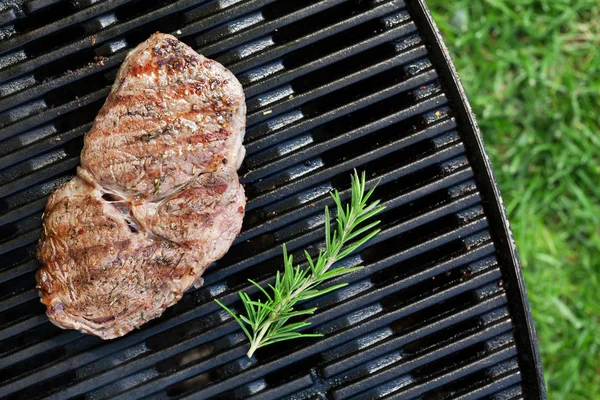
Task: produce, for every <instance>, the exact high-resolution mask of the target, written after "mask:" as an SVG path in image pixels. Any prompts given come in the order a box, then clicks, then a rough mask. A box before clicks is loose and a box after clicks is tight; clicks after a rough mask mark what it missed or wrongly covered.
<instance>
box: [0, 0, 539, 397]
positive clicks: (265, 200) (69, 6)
mask: <svg viewBox="0 0 600 400" xmlns="http://www.w3.org/2000/svg"><path fill="white" fill-rule="evenodd" d="M0 8H1V9H2V10H1V11H0V25H1V26H0V37H1V38H2V40H1V41H0V255H1V262H0V394H1V395H2V396H5V397H6V398H10V399H37V398H48V399H89V400H96V399H98V400H99V399H138V398H148V399H170V398H177V399H188V398H195V399H242V398H244V399H245V398H250V399H279V398H289V399H325V398H327V399H335V400H338V399H378V398H385V399H411V398H419V399H461V400H466V399H494V400H508V399H522V398H531V399H534V398H541V397H544V388H543V381H542V375H541V369H540V364H539V358H538V354H537V348H536V343H535V339H534V338H535V336H534V332H533V327H532V323H531V317H530V312H529V309H528V306H527V302H526V296H525V289H524V286H523V281H522V277H521V273H520V269H519V266H518V262H517V258H516V255H515V249H514V245H513V242H512V239H511V237H510V232H509V230H508V224H507V222H506V219H505V216H504V212H503V209H502V205H501V202H500V198H499V195H498V192H497V187H496V185H495V183H494V180H493V176H492V174H491V172H490V167H489V162H488V160H487V158H486V156H485V152H484V150H483V145H482V142H481V139H480V136H479V133H478V130H477V127H476V125H475V121H474V118H473V115H472V113H471V111H470V109H469V106H468V103H467V102H466V98H465V96H464V93H463V91H462V87H461V85H460V83H459V82H458V79H457V77H456V73H455V71H454V69H453V67H452V64H451V61H450V59H449V56H448V54H447V52H446V50H445V48H444V47H443V44H442V42H441V39H440V37H439V35H438V33H437V31H436V30H435V27H434V25H433V22H432V20H431V18H430V16H429V13H428V11H427V9H426V8H425V5H424V4H423V3H422V1H421V0H412V1H411V0H406V2H404V1H401V0H210V1H209V0H177V1H173V0H170V1H167V0H139V1H136V0H72V1H67V0H25V1H23V0H10V1H5V2H3V4H2V5H0ZM157 30H160V31H162V32H168V33H173V34H175V35H176V36H178V37H179V38H181V39H182V40H183V41H185V42H186V43H188V44H190V45H191V46H192V47H194V48H195V49H196V50H198V51H199V52H201V53H203V54H204V55H206V56H209V57H212V58H215V59H216V60H218V61H220V62H222V63H224V64H225V65H226V66H227V67H228V68H230V69H231V70H232V71H233V72H234V73H236V75H237V76H238V77H239V79H240V81H241V82H242V83H243V85H244V87H245V90H246V94H247V97H248V101H247V102H248V110H249V112H248V130H247V135H246V142H245V144H246V146H247V150H248V154H247V158H246V161H245V164H244V166H243V167H242V170H241V171H240V175H241V176H242V180H243V183H244V184H245V187H246V191H247V195H248V198H249V201H248V207H247V211H248V212H247V216H246V219H245V223H244V228H243V231H242V233H241V235H240V236H239V238H238V239H237V241H236V243H235V244H234V245H233V247H232V248H231V250H230V251H229V253H228V254H227V255H226V256H225V257H224V258H223V259H222V260H220V261H218V263H216V265H213V266H212V267H211V268H210V269H209V270H208V271H207V272H206V274H205V286H204V287H202V288H200V289H198V290H194V291H191V292H189V293H187V294H186V295H185V297H184V298H183V299H182V301H181V302H180V303H179V304H177V305H176V306H175V307H173V308H171V309H168V310H167V311H166V312H165V314H164V316H163V317H162V318H160V319H158V320H155V321H153V322H151V323H149V324H147V325H145V326H143V327H142V328H141V329H139V330H136V331H134V332H132V333H131V334H129V335H127V336H125V337H123V338H120V339H117V340H113V341H109V342H103V341H102V340H100V339H98V338H96V337H91V336H85V335H82V334H80V333H78V332H74V331H64V330H61V329H59V328H57V327H55V326H53V325H52V324H50V323H49V322H48V320H47V318H46V316H45V315H44V311H45V308H44V307H43V306H42V305H41V304H40V302H39V300H38V296H37V293H36V291H35V289H34V285H35V281H34V272H35V270H36V269H37V268H38V264H37V262H36V260H35V249H36V242H37V240H38V237H39V235H40V228H41V220H40V216H41V213H42V211H43V207H44V205H45V202H46V199H47V196H48V195H49V194H50V193H51V192H52V191H53V190H54V189H55V188H56V187H57V186H58V185H60V184H62V183H64V182H65V181H67V180H68V179H70V178H71V177H72V176H73V174H74V168H75V167H76V166H77V164H78V163H79V152H80V150H81V146H82V141H83V140H82V138H83V134H84V133H85V132H86V131H87V130H88V129H89V127H90V123H91V122H92V121H93V119H94V117H95V115H96V113H97V111H98V110H99V108H100V107H101V105H102V103H103V101H104V99H105V97H106V95H107V93H108V90H109V85H110V84H111V83H112V81H113V79H114V77H115V74H116V71H117V68H118V67H119V64H120V62H121V61H122V60H123V58H124V56H125V54H126V52H127V50H128V49H130V48H132V47H133V46H135V45H137V44H138V43H139V42H141V41H143V40H145V39H146V38H147V37H148V36H149V35H150V34H151V33H153V32H155V31H157ZM354 168H356V169H358V170H364V171H366V172H367V174H368V179H369V185H373V184H374V183H375V182H377V181H380V185H379V186H378V187H377V190H376V196H377V197H378V198H380V199H382V200H383V202H384V203H385V205H386V206H387V209H386V211H385V213H384V214H383V217H382V220H383V223H382V227H383V231H382V233H381V234H380V235H379V236H378V237H377V238H376V239H374V240H373V241H372V242H370V243H369V244H368V245H367V247H364V248H362V249H360V250H359V251H358V252H356V253H355V254H353V255H352V256H351V257H349V258H348V259H347V260H346V261H344V262H343V263H344V264H346V265H349V266H353V265H358V264H362V265H364V266H365V268H364V269H362V270H359V271H358V272H356V273H354V274H352V275H349V276H346V277H345V278H344V279H345V280H346V281H347V282H349V283H350V284H349V286H347V287H346V288H344V289H342V290H339V291H337V292H335V293H331V294H329V295H328V296H326V297H323V298H320V299H318V300H316V301H314V302H312V303H311V304H305V305H304V306H307V307H308V306H314V305H317V306H318V307H319V309H318V312H317V313H316V314H315V315H314V316H312V317H311V318H309V320H310V321H311V322H312V325H311V327H310V328H309V330H310V331H314V332H320V333H324V334H325V336H324V337H323V338H321V339H318V340H315V339H309V340H302V341H295V342H284V343H282V344H280V345H274V346H271V347H269V348H265V349H263V350H260V351H259V352H258V353H257V354H256V356H255V357H254V358H252V359H248V358H246V356H245V352H246V350H247V342H246V340H245V338H244V336H243V335H242V333H241V331H240V330H239V329H238V327H237V326H236V323H235V322H234V321H233V320H232V319H231V318H230V317H229V316H228V314H226V313H225V312H223V311H222V310H221V309H220V308H219V307H218V306H217V305H216V304H215V303H214V302H213V301H212V299H213V298H215V297H218V298H219V299H221V300H222V301H223V302H224V303H225V304H228V305H229V306H230V307H233V308H234V309H239V306H240V303H239V301H238V298H237V295H236V291H237V290H246V291H248V292H249V293H255V292H256V290H255V289H253V287H252V286H249V285H248V283H247V281H246V279H247V278H254V279H257V280H258V281H259V282H261V283H263V284H267V283H269V282H271V281H272V279H273V275H274V272H275V271H276V270H277V269H280V268H281V245H282V244H283V243H288V249H290V250H291V251H292V252H298V253H299V251H300V250H302V249H304V248H308V249H310V250H311V251H316V250H317V249H318V247H319V246H320V241H321V240H322V238H323V207H324V206H325V205H326V204H331V203H332V202H331V200H330V198H329V197H328V195H327V192H329V191H330V190H331V189H333V188H337V189H339V190H340V191H341V192H342V195H343V197H344V198H348V197H349V182H350V181H349V175H350V172H351V171H352V170H353V169H354ZM298 256H300V254H298ZM299 258H301V257H299ZM2 396H0V397H2Z"/></svg>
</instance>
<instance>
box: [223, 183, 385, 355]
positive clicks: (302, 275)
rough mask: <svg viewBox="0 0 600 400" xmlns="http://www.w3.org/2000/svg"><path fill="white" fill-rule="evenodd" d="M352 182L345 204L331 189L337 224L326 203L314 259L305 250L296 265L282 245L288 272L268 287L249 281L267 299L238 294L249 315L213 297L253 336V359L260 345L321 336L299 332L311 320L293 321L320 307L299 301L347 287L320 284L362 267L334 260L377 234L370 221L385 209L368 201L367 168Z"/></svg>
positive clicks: (250, 338)
mask: <svg viewBox="0 0 600 400" xmlns="http://www.w3.org/2000/svg"><path fill="white" fill-rule="evenodd" d="M351 180H352V185H351V199H350V203H348V204H346V205H345V207H344V205H342V200H341V198H340V194H339V192H338V191H337V190H335V191H333V192H332V193H331V197H332V198H333V201H334V202H335V205H336V207H337V217H336V223H334V226H333V227H332V224H331V218H330V214H329V208H328V207H325V250H321V251H319V255H318V256H317V257H316V259H315V258H313V257H312V256H311V255H310V254H309V253H308V252H307V251H305V252H304V254H305V256H306V262H307V264H308V266H307V268H300V266H294V259H293V257H292V255H289V254H288V253H287V250H286V248H285V245H284V246H283V261H284V270H283V272H280V271H277V274H276V276H275V282H274V284H272V285H269V286H268V288H267V289H265V288H263V287H261V286H260V285H259V284H258V283H256V282H254V281H253V280H250V279H249V282H250V283H251V284H253V285H254V286H256V287H257V288H258V289H259V290H260V292H261V293H262V294H263V295H264V299H263V300H252V299H251V298H250V296H248V294H246V293H242V292H238V294H239V296H240V299H241V300H242V304H243V305H244V308H245V310H246V314H245V315H241V314H240V315H236V314H235V313H234V312H233V311H232V310H231V309H229V308H228V307H227V306H225V305H224V304H223V303H221V302H220V301H218V300H215V301H216V302H217V303H218V304H219V305H220V306H221V307H223V308H224V309H225V310H226V311H227V312H228V313H229V314H231V315H232V316H233V318H234V319H235V320H236V321H237V323H238V324H240V326H241V327H242V329H243V330H244V333H245V334H246V335H247V336H248V339H249V340H250V349H249V350H248V353H247V355H248V357H252V355H253V354H254V352H255V351H256V350H257V349H259V348H261V347H264V346H268V345H270V344H273V343H277V342H281V341H284V340H291V339H298V338H306V337H318V336H322V335H320V334H307V333H301V332H298V330H299V329H301V328H304V327H306V326H308V325H310V323H309V322H303V321H298V322H293V321H290V320H291V319H292V318H295V317H299V316H305V315H310V314H313V313H314V312H315V310H316V308H309V309H300V310H296V309H295V308H294V307H295V306H296V304H297V303H298V302H300V301H303V300H308V299H312V298H314V297H317V296H321V295H324V294H326V293H329V292H332V291H334V290H337V289H339V288H341V287H344V286H346V285H347V283H340V284H337V285H333V286H330V287H327V288H325V289H319V288H318V286H319V285H320V284H322V283H323V282H325V281H328V280H331V279H333V278H337V277H340V276H342V275H346V274H349V273H351V272H354V271H356V270H357V269H359V268H361V267H353V268H333V269H331V267H332V266H333V265H334V264H335V263H336V262H338V261H340V260H341V259H343V258H344V257H346V256H348V255H349V254H351V253H352V252H353V251H355V250H356V249H357V248H359V247H360V246H362V245H363V244H365V243H366V242H367V241H369V240H370V239H372V238H373V237H374V236H375V235H377V234H378V233H379V229H376V226H377V225H378V224H379V222H380V221H371V220H372V218H373V217H374V216H375V215H377V214H379V213H380V212H381V211H382V210H383V209H384V207H383V206H380V205H379V200H375V201H372V202H371V203H369V202H368V201H369V198H370V197H371V195H372V194H373V190H374V189H375V188H373V189H371V190H369V191H368V192H365V186H366V179H365V173H364V172H363V173H362V175H361V176H359V175H358V173H357V172H356V171H354V174H353V175H352V177H351Z"/></svg>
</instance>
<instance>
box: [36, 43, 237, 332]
mask: <svg viewBox="0 0 600 400" xmlns="http://www.w3.org/2000/svg"><path fill="white" fill-rule="evenodd" d="M245 113H246V108H245V101H244V94H243V90H242V88H241V85H240V84H239V82H238V81H237V80H236V79H235V77H234V76H233V74H231V72H229V71H228V70H226V69H225V68H224V67H223V66H221V65H220V64H218V63H216V62H214V61H211V60H208V59H206V58H204V57H203V56H201V55H199V54H197V53H195V52H194V51H193V50H192V49H190V48H189V47H188V46H186V45H185V44H183V43H181V42H179V41H178V40H177V39H175V38H174V37H172V36H170V35H163V34H154V35H152V36H151V37H150V39H148V40H147V41H146V42H144V43H142V44H140V45H139V46H138V47H136V48H135V49H134V50H133V51H132V52H131V53H130V54H129V55H128V56H127V58H126V59H125V61H124V63H123V65H122V67H121V69H120V71H119V74H118V75H117V79H116V81H115V84H114V85H113V88H112V91H111V93H110V95H109V96H108V99H107V101H106V103H105V105H104V106H103V108H102V110H100V112H99V114H98V116H97V118H96V120H95V121H94V125H93V127H92V129H91V130H90V131H89V132H88V133H87V134H86V136H85V144H84V149H83V151H82V155H81V165H82V166H81V168H79V169H78V175H77V176H76V177H75V178H73V180H71V181H70V182H68V183H67V184H65V185H63V186H62V187H60V188H59V189H58V190H57V191H56V192H54V193H53V194H52V195H51V196H50V199H49V200H48V204H47V206H46V211H45V214H44V215H45V216H44V232H43V234H42V238H41V240H40V244H39V249H38V258H39V260H40V262H41V263H42V268H41V269H40V270H39V271H38V274H37V280H38V289H39V292H40V296H41V298H42V302H43V303H44V304H45V305H46V306H47V315H48V317H49V318H50V320H51V321H52V322H53V323H54V324H56V325H58V326H60V327H63V328H73V329H78V330H80V331H82V332H86V333H90V334H94V335H97V336H100V337H102V338H104V339H111V338H115V337H118V336H121V335H124V334H125V333H127V332H129V331H131V330H132V329H134V328H136V327H138V326H140V325H141V324H143V323H145V322H147V321H148V320H150V319H152V318H156V317H158V316H160V315H161V314H162V313H163V312H164V310H165V309H166V308H167V307H169V306H171V305H173V304H175V303H176V302H177V301H178V300H179V299H180V298H181V297H182V295H183V293H184V292H185V291H186V290H187V289H189V288H190V287H191V286H192V285H194V284H199V283H201V275H202V273H203V272H204V270H205V268H206V267H207V266H208V265H210V264H211V263H212V262H214V261H215V260H217V259H219V258H221V257H222V256H223V255H224V254H225V253H226V252H227V250H228V249H229V247H230V245H231V243H232V242H233V240H234V239H235V237H236V236H237V234H238V233H239V231H240V229H241V224H242V220H243V216H244V207H245V196H244V190H243V188H242V186H241V185H240V183H239V179H238V176H237V172H236V169H237V168H238V167H239V165H240V164H241V162H242V159H243V156H244V149H243V147H242V140H243V134H244V129H245Z"/></svg>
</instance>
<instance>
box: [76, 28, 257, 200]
mask: <svg viewBox="0 0 600 400" xmlns="http://www.w3.org/2000/svg"><path fill="white" fill-rule="evenodd" d="M160 37H161V39H160V40H153V38H154V36H153V38H151V39H150V40H148V41H146V42H144V43H143V44H142V45H140V46H138V48H136V49H135V50H134V51H133V53H132V54H131V55H130V56H128V59H127V60H126V61H125V63H124V65H123V67H122V68H121V70H120V71H119V74H118V75H117V78H116V81H115V84H114V86H113V91H112V92H111V94H110V95H109V97H108V99H107V104H110V107H104V108H103V109H102V110H101V111H100V113H99V115H98V118H97V119H96V121H95V123H94V126H93V127H92V129H91V131H90V132H89V133H88V135H87V136H86V142H85V145H84V148H83V151H82V156H81V164H82V167H83V168H85V169H86V170H87V171H88V172H89V173H90V174H91V176H92V177H93V179H94V180H95V181H96V182H98V183H99V184H100V185H102V186H103V187H109V188H112V189H114V190H116V191H119V192H123V193H125V194H129V195H133V194H135V195H140V196H142V197H144V198H146V199H149V200H152V199H155V198H157V197H161V196H164V195H165V194H166V193H170V192H171V191H172V190H173V189H175V188H177V187H178V186H180V185H182V184H184V183H186V182H188V181H189V180H190V179H191V178H192V177H194V176H196V175H197V174H198V173H203V172H211V171H216V170H218V169H220V168H221V164H222V163H223V160H227V162H231V163H232V164H233V167H234V168H236V169H237V168H238V167H239V165H240V163H241V161H242V159H243V156H244V153H243V147H242V145H241V143H242V140H243V134H240V133H241V132H244V129H245V111H246V110H245V107H246V106H245V102H244V96H243V92H242V90H241V86H240V84H239V83H238V81H237V80H236V78H235V77H234V76H233V74H232V73H231V72H229V71H228V70H226V69H225V68H223V67H222V66H221V65H220V64H218V63H216V62H214V61H212V60H208V59H206V58H204V57H203V56H201V55H198V54H195V53H193V52H192V51H191V49H190V48H189V47H187V46H186V45H185V44H183V43H181V42H179V41H178V40H177V39H175V38H172V37H169V36H167V35H161V36H160ZM114 132H118V134H114Z"/></svg>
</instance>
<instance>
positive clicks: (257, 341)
mask: <svg viewBox="0 0 600 400" xmlns="http://www.w3.org/2000/svg"><path fill="white" fill-rule="evenodd" d="M355 219H356V216H355V215H352V217H351V218H349V219H348V221H349V223H348V224H347V225H348V226H346V228H345V229H344V231H343V232H342V235H340V238H339V239H338V240H339V243H341V244H342V246H340V247H339V248H338V249H337V250H336V251H335V252H334V253H333V254H330V255H329V257H328V259H327V262H326V263H325V267H324V268H323V273H325V272H327V270H329V268H331V266H332V265H333V264H334V263H335V260H336V258H337V256H338V254H339V253H340V250H341V249H342V247H343V244H344V243H345V241H346V236H348V233H349V230H350V227H351V226H352V225H353V223H354V220H355ZM314 282H315V277H314V276H311V277H310V278H308V279H307V280H306V282H305V283H304V284H303V285H302V286H300V287H299V288H298V289H296V290H295V291H294V292H292V293H290V295H289V296H288V297H287V298H286V299H285V300H284V302H282V303H280V304H278V305H277V307H275V310H274V312H273V314H274V315H277V313H278V312H279V311H280V310H281V309H282V308H283V307H282V306H283V305H284V304H286V303H288V302H290V301H292V300H294V299H295V298H296V296H299V295H300V294H302V293H303V292H304V291H305V290H306V289H308V288H309V287H310V286H311V285H312V284H313V283H314ZM271 324H272V320H269V321H268V322H267V323H265V324H264V325H263V327H262V328H261V329H260V331H259V332H258V334H257V335H256V336H255V337H254V338H253V339H252V342H251V343H250V349H249V350H248V353H246V355H247V356H248V357H252V356H253V355H254V353H255V352H256V350H258V349H259V348H260V347H261V346H262V344H263V343H262V341H263V339H264V338H265V335H266V334H267V332H269V328H270V327H271Z"/></svg>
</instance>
